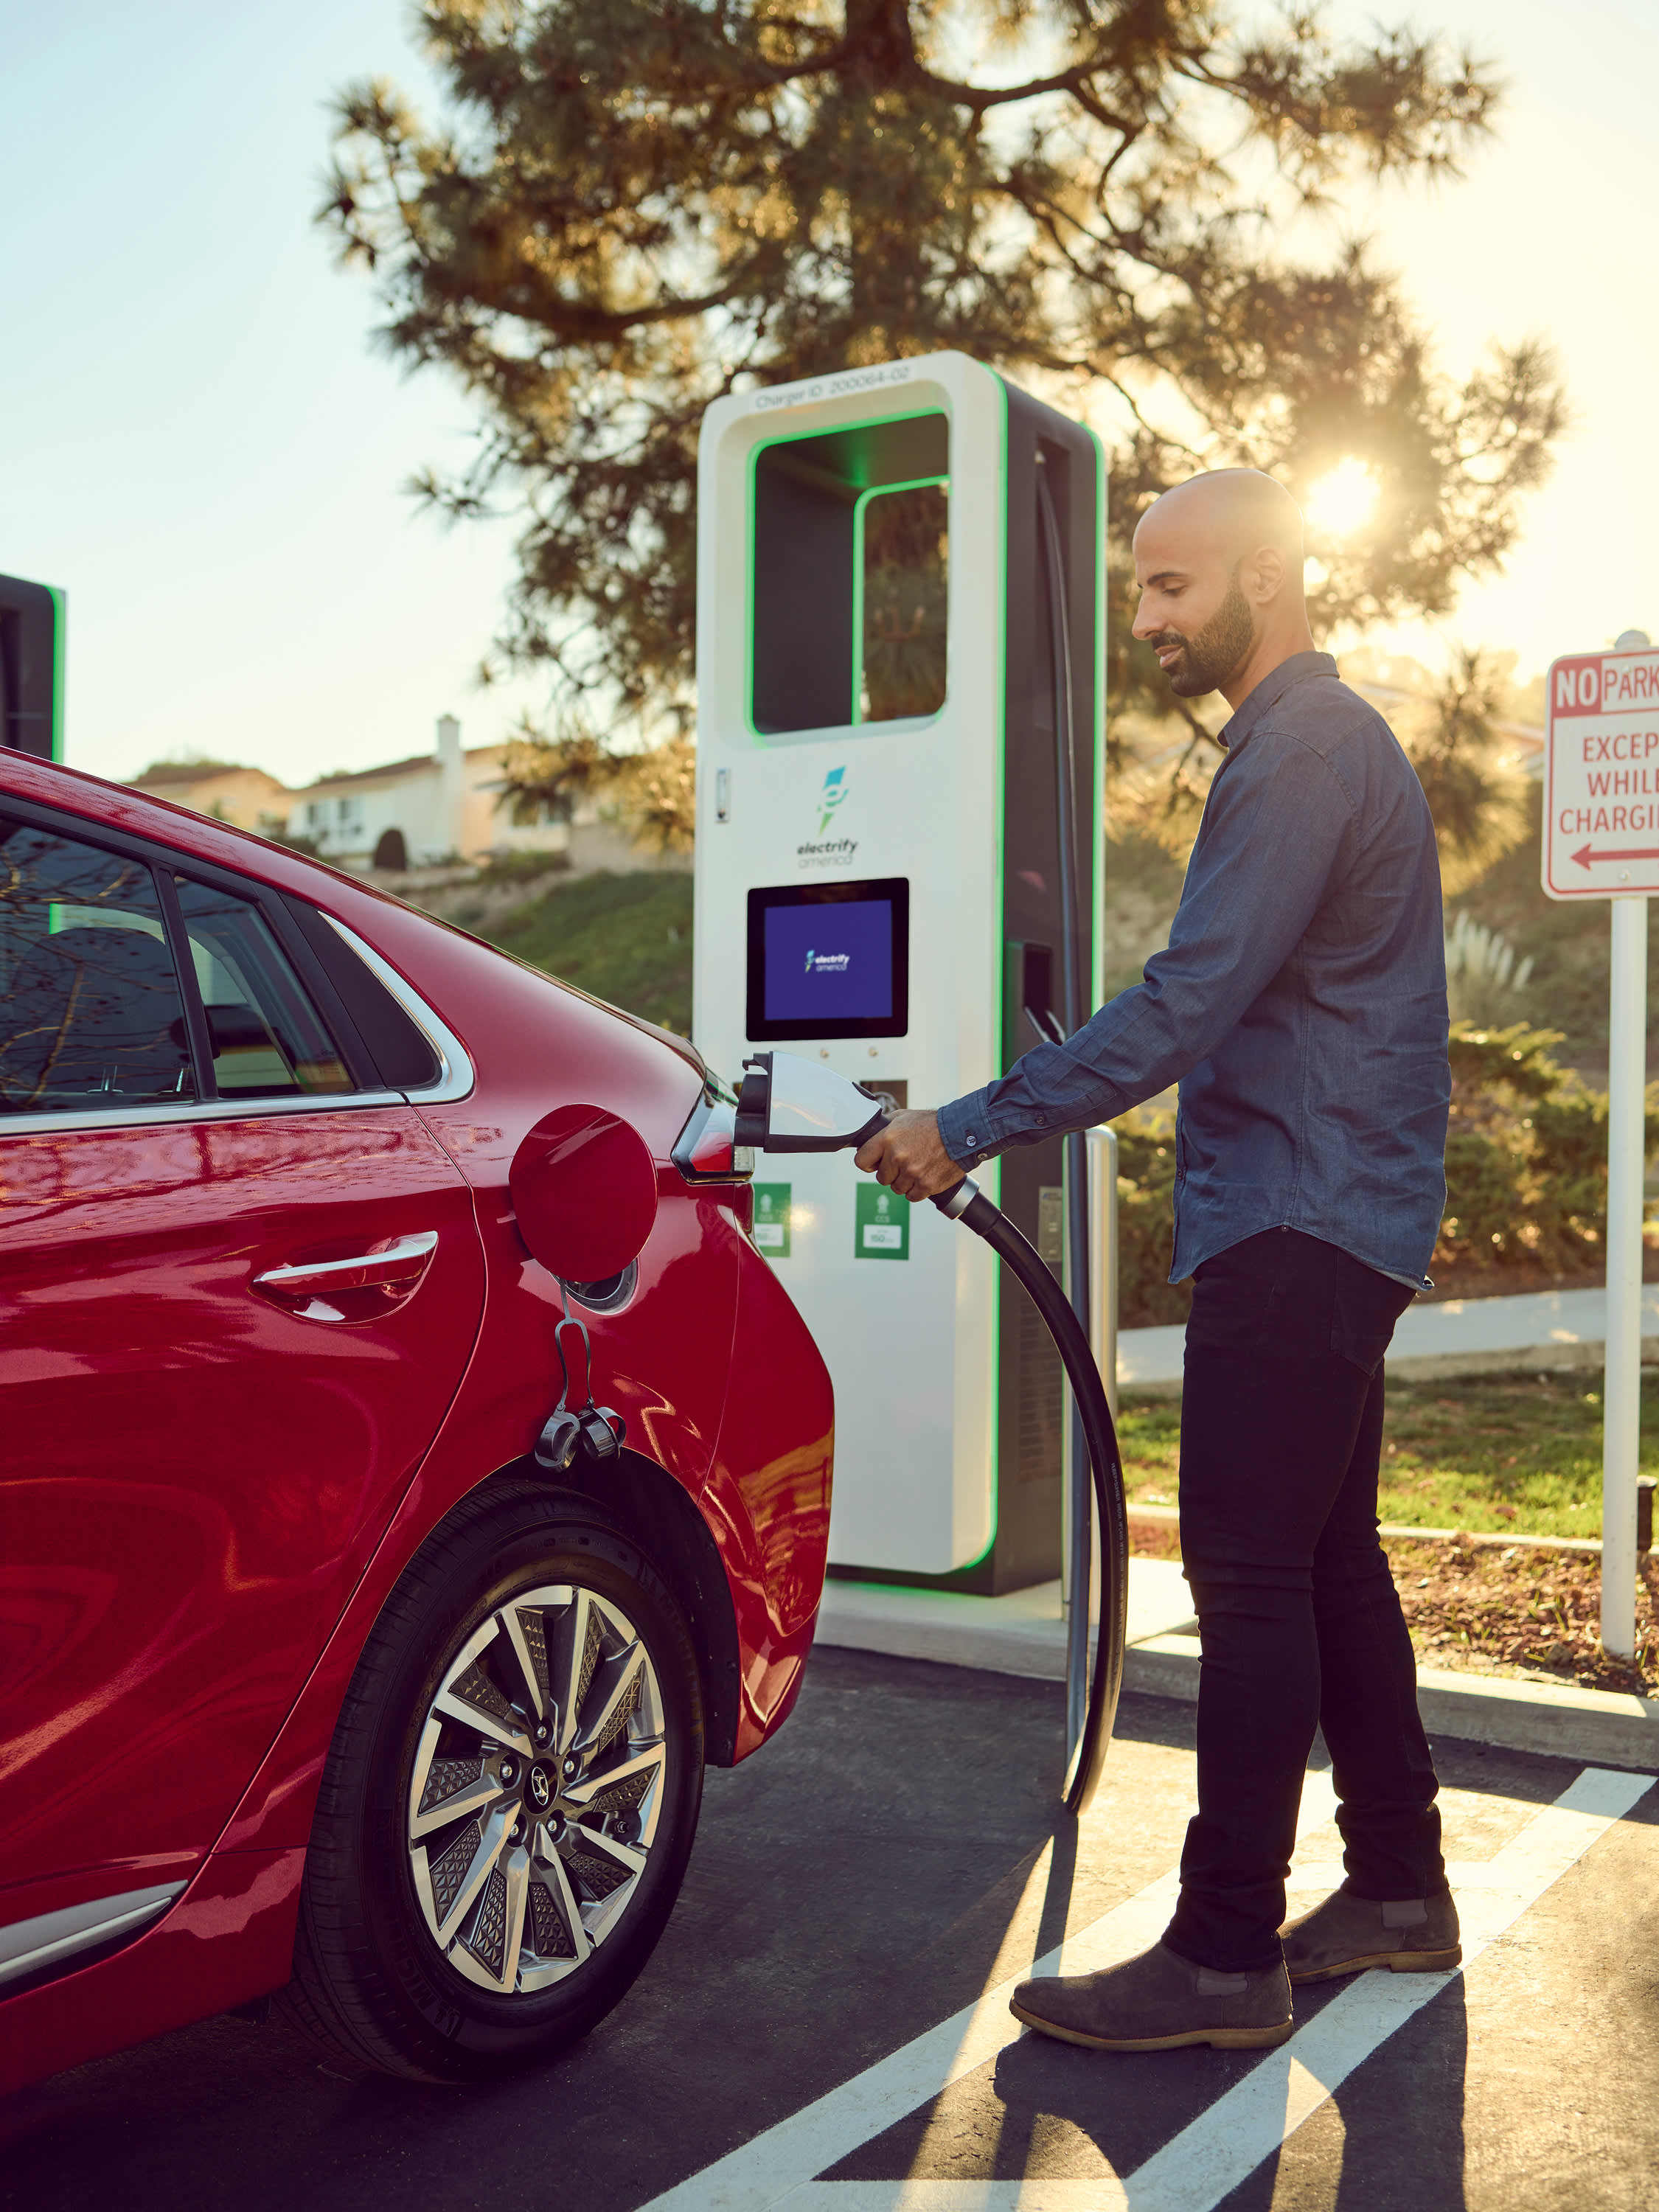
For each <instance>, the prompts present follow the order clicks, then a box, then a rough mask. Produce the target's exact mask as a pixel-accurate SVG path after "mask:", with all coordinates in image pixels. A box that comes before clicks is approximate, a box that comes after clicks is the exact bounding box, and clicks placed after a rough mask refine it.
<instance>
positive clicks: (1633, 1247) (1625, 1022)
mask: <svg viewBox="0 0 1659 2212" xmlns="http://www.w3.org/2000/svg"><path fill="white" fill-rule="evenodd" d="M1548 727H1549V737H1548V741H1547V745H1546V748H1545V755H1544V849H1543V854H1542V858H1541V875H1542V878H1543V884H1544V889H1545V890H1546V891H1547V894H1548V895H1549V896H1550V897H1551V898H1553V899H1584V898H1599V899H1606V900H1607V902H1608V905H1609V908H1610V919H1611V927H1610V929H1609V933H1608V935H1609V939H1610V950H1611V953H1612V958H1611V962H1610V963H1609V964H1610V969H1611V975H1610V977H1609V988H1608V994H1607V1243H1606V1245H1605V1246H1604V1248H1603V1249H1605V1251H1606V1253H1607V1324H1606V1326H1607V1368H1606V1376H1605V1381H1604V1383H1603V1388H1602V1393H1601V1642H1602V1644H1603V1646H1604V1648H1605V1649H1606V1650H1608V1651H1613V1652H1618V1653H1620V1655H1621V1656H1626V1657H1628V1656H1631V1655H1632V1654H1633V1653H1634V1651H1635V1650H1636V1496H1637V1492H1636V1475H1637V1468H1638V1465H1639V1464H1640V1450H1641V1417H1642V1258H1643V1251H1644V1245H1643V1219H1644V1212H1645V1203H1644V1192H1645V1186H1646V1158H1645V1151H1646V1111H1645V1100H1646V1090H1647V1073H1648V1066H1647V1062H1648V899H1649V897H1650V895H1651V894H1652V893H1653V892H1655V891H1659V653H1656V652H1655V650H1654V649H1653V647H1652V645H1651V643H1650V641H1649V639H1648V637H1647V635H1646V633H1645V632H1644V631H1643V630H1627V631H1626V633H1625V634H1624V635H1623V636H1622V637H1621V638H1620V641H1619V644H1618V646H1617V647H1615V648H1614V650H1613V652H1611V653H1572V654H1570V655H1569V656H1568V657H1567V658H1566V659H1562V660H1558V661H1556V662H1554V663H1553V665H1552V666H1551V669H1550V672H1549V725H1548Z"/></svg>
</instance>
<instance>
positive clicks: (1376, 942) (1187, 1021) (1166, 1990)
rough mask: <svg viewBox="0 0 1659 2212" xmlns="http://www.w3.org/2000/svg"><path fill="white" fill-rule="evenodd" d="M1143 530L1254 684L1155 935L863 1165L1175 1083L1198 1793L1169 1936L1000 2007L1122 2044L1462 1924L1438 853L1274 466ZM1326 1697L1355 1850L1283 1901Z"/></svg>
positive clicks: (1285, 2017)
mask: <svg viewBox="0 0 1659 2212" xmlns="http://www.w3.org/2000/svg"><path fill="white" fill-rule="evenodd" d="M1134 551H1135V576H1136V580H1137V583H1138V585H1139V591H1140V606H1139V613H1138V615H1137V617H1136V620H1135V625H1134V631H1135V635H1136V636H1137V637H1139V638H1144V639H1145V640H1146V641H1148V642H1149V643H1150V644H1151V645H1152V646H1153V647H1155V649H1156V651H1157V653H1158V659H1159V660H1160V662H1161V663H1162V664H1163V667H1164V673H1165V675H1166V676H1167V677H1168V678H1169V682H1170V689H1171V690H1173V691H1175V692H1176V694H1177V695H1178V696H1181V697H1182V698H1184V699H1195V698H1200V697H1202V696H1204V695H1205V694H1206V693H1208V692H1210V691H1215V690H1218V691H1220V692H1221V693H1222V694H1223V695H1224V696H1225V699H1226V701H1227V703H1228V705H1229V706H1230V707H1231V709H1232V718H1231V720H1230V721H1229V722H1228V724H1227V726H1226V727H1225V730H1224V731H1223V732H1222V734H1221V743H1222V744H1223V745H1224V747H1225V750H1226V757H1225V760H1224V761H1223V762H1222V763H1221V766H1220V767H1219V768H1218V769H1217V771H1216V775H1215V778H1214V781H1213V782H1212V785H1211V788H1210V795H1209V799H1208V800H1207V802H1206V805H1205V809H1204V818H1203V822H1202V823H1201V824H1200V829H1199V833H1198V839H1197V842H1196V843H1195V844H1194V848H1193V854H1192V859H1191V860H1190V861H1189V862H1188V869H1187V880H1186V884H1185V886H1184V888H1183V890H1182V898H1181V907H1180V910H1179V912H1178V913H1177V914H1176V919H1175V925H1174V927H1173V928H1172V929H1171V931H1170V943H1169V949H1168V950H1167V951H1164V952H1160V953H1158V955H1156V957H1154V958H1153V959H1152V960H1151V961H1149V962H1148V963H1147V966H1146V977H1145V980H1144V981H1142V982H1140V983H1139V984H1137V985H1136V987H1134V988H1133V990H1130V991H1125V992H1124V993H1122V994H1121V996H1120V997H1118V998H1116V999H1115V1000H1112V1002H1111V1004H1110V1005H1109V1006H1105V1007H1103V1008H1102V1010H1101V1011H1100V1012H1099V1013H1097V1015H1096V1016H1095V1017H1094V1018H1093V1019H1092V1020H1091V1021H1090V1022H1088V1023H1087V1024H1085V1026H1084V1027H1083V1028H1082V1029H1081V1030H1079V1031H1078V1033H1077V1034H1076V1036H1073V1037H1071V1038H1069V1039H1068V1040H1067V1041H1066V1043H1064V1044H1043V1045H1040V1046H1038V1047H1037V1048H1036V1050H1035V1051H1034V1052H1030V1053H1028V1054H1026V1056H1025V1058H1024V1060H1019V1061H1018V1063H1017V1064H1016V1065H1015V1066H1013V1067H1012V1068H1011V1069H1010V1071H1009V1073H1007V1074H1006V1076H1005V1077H1004V1078H1003V1079H1001V1081H1000V1082H997V1083H992V1084H989V1085H987V1086H986V1088H985V1089H984V1090H982V1091H975V1092H974V1093H972V1094H971V1096H969V1097H966V1098H958V1099H957V1100H955V1101H954V1102H953V1103H951V1104H950V1105H948V1106H945V1107H942V1108H941V1109H939V1112H938V1113H937V1114H926V1113H907V1114H899V1115H895V1116H894V1117H893V1119H892V1120H891V1121H890V1122H889V1123H887V1125H886V1126H885V1127H884V1129H883V1130H882V1131H881V1132H880V1133H878V1135H877V1136H875V1137H873V1138H872V1139H871V1140H870V1141H869V1143H868V1144H866V1146H864V1147H863V1149H862V1150H861V1151H860V1153H859V1156H858V1164H859V1165H860V1167H861V1168H864V1169H866V1170H868V1171H870V1172H872V1173H873V1174H875V1175H878V1176H879V1177H880V1178H881V1180H882V1182H884V1183H888V1184H890V1185H891V1186H892V1188H894V1189H895V1190H897V1191H899V1192H901V1193H902V1194H903V1195H904V1196H905V1197H907V1198H911V1199H920V1198H926V1197H930V1196H931V1195H932V1194H933V1193H934V1192H936V1191H940V1190H945V1189H948V1188H950V1187H951V1185H952V1184H953V1183H956V1182H959V1181H960V1180H961V1178H962V1175H963V1170H967V1169H971V1168H974V1167H977V1166H978V1165H979V1164H981V1162H983V1161H985V1160H988V1159H990V1158H993V1157H994V1155H995V1154H996V1153H998V1152H1001V1151H1003V1150H1004V1149H1005V1148H1006V1146H1010V1145H1019V1144H1031V1143H1036V1142H1040V1141H1041V1140H1042V1139H1043V1138H1046V1137H1052V1136H1054V1134H1055V1133H1057V1132H1059V1131H1060V1130H1062V1129H1076V1128H1082V1127H1087V1126H1088V1125H1090V1124H1091V1123H1093V1122H1097V1121H1107V1120H1109V1119H1110V1118H1111V1117H1112V1116H1113V1115H1118V1114H1121V1113H1124V1112H1126V1111H1127V1109H1129V1108H1130V1107H1132V1106H1135V1105H1138V1104H1139V1103H1140V1102H1141V1101H1142V1100H1143V1099H1146V1098H1150V1097H1153V1096H1155V1095H1156V1094H1157V1093H1158V1092H1159V1091H1163V1090H1164V1088H1165V1087H1166V1086H1167V1085H1170V1083H1175V1082H1178V1083H1179V1085H1180V1099H1181V1108H1180V1118H1179V1121H1178V1124H1177V1136H1176V1148H1177V1169H1176V1194H1175V1260H1174V1265H1173V1267H1171V1269H1170V1280H1171V1281H1175V1282H1179V1281H1183V1280H1185V1279H1187V1278H1188V1276H1190V1277H1191V1278H1192V1279H1193V1305H1192V1315H1191V1318H1190V1319H1189V1321H1188V1325H1187V1351H1186V1381H1185V1387H1184V1391H1183V1395H1182V1425H1181V1545H1182V1558H1183V1559H1184V1562H1185V1567H1186V1573H1187V1577H1188V1581H1189V1582H1190V1583H1191V1584H1192V1589H1193V1600H1194V1607H1195V1608H1196V1611H1197V1613H1198V1618H1199V1626H1200V1633H1201V1636H1202V1642H1203V1666H1202V1669H1201V1672H1200V1688H1199V1703H1198V1803H1199V1809H1198V1813H1197V1815H1196V1817H1195V1818H1194V1820H1193V1821H1192V1823H1191V1825H1190V1826H1189V1827H1188V1832H1187V1842H1186V1847H1185V1850H1184V1851H1183V1853H1182V1863H1181V1895H1180V1899H1179V1902H1178V1904H1177V1905H1176V1913H1175V1917H1174V1919H1173V1920H1172V1921H1171V1922H1170V1926H1169V1928H1168V1929H1167V1930H1166V1931H1165V1934H1164V1938H1163V1941H1162V1942H1160V1943H1158V1944H1157V1945H1156V1946H1154V1948H1152V1950H1151V1951H1149V1952H1147V1953H1146V1954H1144V1955H1143V1956H1141V1957H1139V1958H1138V1959H1133V1960H1129V1961H1128V1962H1127V1964H1126V1965H1124V1966H1115V1967H1111V1968H1109V1969H1108V1970H1107V1971H1106V1972H1103V1973H1098V1974H1084V1975H1077V1976H1071V1977H1067V1978H1061V1979H1053V1980H1042V1981H1036V1982H1026V1983H1024V1984H1022V1985H1021V1987H1020V1988H1019V1990H1018V1992H1017V1993H1016V1995H1015V1996H1014V1999H1013V2009H1014V2011H1015V2013H1016V2014H1017V2015H1018V2016H1019V2018H1020V2019H1022V2020H1024V2021H1028V2022H1029V2023H1030V2025H1031V2026H1032V2027H1036V2028H1040V2029H1041V2030H1042V2032H1043V2033H1045V2034H1048V2035H1053V2036H1058V2037H1060V2038H1061V2039H1064V2040H1065V2041H1066V2042H1070V2043H1078V2044H1083V2045H1088V2046H1090V2047H1092V2048H1095V2049H1098V2050H1103V2051H1164V2050H1169V2049H1171V2048H1173V2047H1174V2046H1175V2045H1180V2044H1188V2043H1208V2044H1213V2045H1220V2046H1222V2047H1225V2048H1233V2049H1251V2048H1255V2047H1257V2046H1260V2045H1267V2044H1274V2043H1280V2042H1282V2041H1283V2040H1284V2039H1285V2037H1286V2036H1288V2035H1289V2034H1290V2033H1291V2026H1292V2021H1291V1984H1294V1983H1299V1982H1314V1981H1323V1980H1327V1979H1329V1978H1332V1977H1334V1976H1336V1975H1339V1974H1346V1973H1352V1972H1358V1970H1359V1969H1360V1968H1362V1967H1365V1966H1390V1967H1393V1968H1395V1970H1396V1971H1412V1970H1417V1971H1421V1972H1434V1971H1437V1970H1440V1969H1443V1968H1445V1967H1448V1966H1455V1964H1456V1963H1457V1960H1458V1959H1459V1958H1460V1956H1461V1955H1462V1954H1461V1952H1460V1949H1459V1942H1458V1927H1457V1915H1456V1911H1455V1906H1454V1905H1453V1904H1452V1900H1451V1898H1450V1895H1449V1892H1448V1890H1447V1887H1446V1877H1445V1867H1444V1863H1443V1860H1442V1858H1441V1856H1440V1823H1439V1815H1438V1813H1437V1809H1436V1806H1435V1796H1436V1782H1435V1774H1434V1767H1433V1763H1432V1761H1431V1758H1430V1755H1429V1748H1428V1745H1427V1743H1426V1741H1425V1739H1424V1735H1423V1729H1422V1724H1421V1723H1420V1722H1419V1719H1418V1715H1417V1696H1416V1687H1417V1682H1416V1670H1415V1667H1414V1663H1413V1656H1412V1647H1411V1639H1410V1638H1409V1636H1408V1635H1407V1631H1406V1625H1405V1621H1404V1620H1403V1618H1402V1617H1401V1610H1400V1601H1399V1598H1398V1596H1397V1595H1396V1593H1395V1587H1394V1582H1393V1578H1392V1577H1391V1576H1390V1574H1389V1565H1388V1560H1387V1559H1386V1558H1385V1556H1384V1555H1383V1550H1382V1547H1381V1546H1380V1544H1379V1542H1378V1541H1377V1527H1376V1489H1377V1462H1378V1455H1379V1453H1380V1450H1381V1444H1382V1432H1383V1353H1384V1352H1385V1351H1386V1350H1387V1348H1388V1345H1389V1338H1390V1337H1391V1335H1392V1334H1393V1331H1394V1326H1395V1321H1396V1320H1397V1319H1398V1317H1399V1316H1400V1314H1401V1312H1402V1311H1403V1310H1404V1309H1405V1307H1406V1306H1407V1304H1409V1303H1410V1301H1411V1299H1412V1297H1413V1295H1414V1294H1415V1293H1416V1292H1417V1291H1419V1290H1421V1289H1424V1288H1426V1287H1427V1286H1428V1285H1427V1278H1426V1277H1425V1273H1424V1270H1425V1267H1427V1265H1428V1261H1429V1255H1430V1253H1431V1250H1432V1249H1433V1245H1434V1240H1435V1236H1436V1232H1437V1229H1438V1226H1439V1222H1440V1214H1441V1210H1442V1207H1443V1203H1444V1198H1445V1184H1444V1181H1443V1156H1444V1151H1445V1135H1446V1114H1447V1106H1448V1103H1449V1097H1450V1091H1451V1085H1450V1076H1449V1069H1448V1066H1447V1060H1446V976H1445V959H1444V940H1443V921H1442V914H1441V902H1440V875H1439V868H1438V865H1437V858H1436V853H1435V842H1434V829H1433V824H1432V823H1431V820H1430V818H1429V810H1428V807H1427V805H1426V803H1425V799H1424V797H1423V791H1422V787H1421V786H1420V785H1419V782H1418V781H1417V777H1416V775H1414V774H1413V769H1412V767H1411V764H1410V763H1409V762H1408V761H1407V758H1406V756H1405V754H1404V753H1403V752H1402V751H1401V749H1400V746H1399V744H1397V743H1396V742H1395V738H1394V736H1393V734H1392V732H1390V731H1389V727H1388V725H1387V724H1386V723H1385V722H1384V721H1383V720H1382V718H1381V716H1380V715H1378V714H1376V712H1375V711H1374V710H1373V709H1372V708H1370V707H1368V706H1367V705H1366V703H1365V702H1364V700H1363V699H1361V698H1359V697H1358V696H1357V695H1356V694H1355V693H1354V692H1352V691H1350V690H1348V689H1347V687H1346V685H1345V684H1342V683H1340V681H1339V680H1338V678H1337V672H1336V663H1335V662H1334V660H1333V659H1331V658H1330V656H1329V655H1328V653H1318V652H1316V651H1315V649H1314V641H1313V635H1312V633H1311V631H1310V629H1309V627H1308V617H1307V611H1306V608H1305V606H1304V602H1303V591H1302V518H1301V516H1300V514H1299V513H1297V507H1296V505H1295V502H1294V501H1292V500H1291V497H1290V495H1289V494H1288V493H1287V492H1286V491H1285V489H1283V487H1282V486H1281V485H1279V484H1278V483H1274V482H1273V479H1272V478H1271V477H1266V476H1261V475H1258V474H1256V473H1255V471H1251V470H1244V469H1226V470H1220V471H1216V472H1215V473H1213V474H1211V475H1206V476H1200V477H1194V478H1193V479H1192V480H1191V481H1190V482H1189V483H1184V484H1181V485H1179V486H1177V487H1176V489H1174V490H1172V491H1169V492H1166V493H1165V494H1164V496H1163V498H1161V499H1160V500H1158V501H1157V502H1156V504H1155V505H1154V506H1152V507H1150V508H1149V509H1148V511H1147V513H1146V515H1145V517H1144V518H1143V520H1142V521H1141V524H1140V526H1139V529H1138V530H1137V531H1136V532H1135V543H1134ZM1319 1725H1322V1727H1323V1729H1324V1734H1325V1741H1326V1743H1327V1744H1328V1747H1329V1749H1330V1753H1331V1757H1332V1762H1333V1766H1334V1780H1335V1784H1336V1790H1337V1796H1338V1798H1339V1801H1340V1802H1339V1808H1338V1813H1337V1821H1338V1826H1340V1830H1341V1832H1342V1838H1343V1842H1344V1844H1345V1847H1346V1850H1345V1857H1344V1862H1343V1863H1344V1869H1345V1873H1346V1880H1345V1881H1344V1883H1343V1885H1342V1887H1341V1888H1340V1890H1338V1891H1337V1892H1336V1893H1335V1894H1334V1896H1332V1897H1330V1898H1328V1899H1326V1901H1325V1902H1324V1903H1323V1904H1322V1905H1320V1906H1319V1907H1318V1909H1317V1910H1316V1911H1314V1912H1312V1913H1310V1914H1309V1915H1307V1916H1306V1917H1304V1918H1303V1919H1301V1920H1300V1921H1298V1922H1296V1923H1292V1924H1291V1926H1289V1927H1287V1928H1281V1925H1280V1923H1281V1922H1282V1921H1283V1919H1284V1916H1285V1874H1286V1871H1287V1869H1288V1866H1289V1862H1290V1856H1291V1847H1292V1845H1293V1843H1294V1841H1295V1835H1296V1820H1297V1807H1298V1804H1299V1802H1300V1797H1301V1790H1302V1776H1303V1773H1304V1769H1305V1766H1306V1763H1307V1759H1308V1754H1309V1751H1310V1747H1311V1746H1312V1743H1313V1739H1314V1732H1315V1729H1316V1726H1319Z"/></svg>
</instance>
